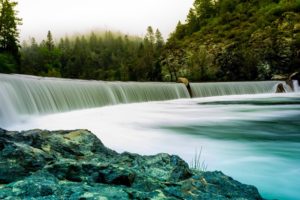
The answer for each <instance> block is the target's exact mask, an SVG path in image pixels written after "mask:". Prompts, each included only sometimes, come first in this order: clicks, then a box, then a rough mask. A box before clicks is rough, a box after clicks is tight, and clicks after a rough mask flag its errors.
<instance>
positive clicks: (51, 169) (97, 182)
mask: <svg viewBox="0 0 300 200" xmlns="http://www.w3.org/2000/svg"><path fill="white" fill-rule="evenodd" d="M24 198H26V199H53V200H55V199H91V200H92V199H117V200H119V199H120V200H121V199H170V200H171V199H261V196H260V195H259V193H258V191H257V189H256V188H255V187H253V186H249V185H244V184H241V183H239V182H237V181H235V180H233V179H232V178H230V177H228V176H226V175H224V174H223V173H222V172H201V171H198V170H191V169H189V167H188V165H187V164H186V162H184V161H183V160H182V159H181V158H179V157H178V156H174V155H168V154H158V155H155V156H140V155H137V154H131V153H122V154H118V153H117V152H115V151H113V150H110V149H108V148H106V147H105V146H104V145H103V144H102V142H101V141H100V140H99V139H98V138H97V137H96V136H95V135H93V134H92V133H91V132H89V131H87V130H74V131H52V132H50V131H44V130H30V131H25V132H8V131H6V130H3V129H0V199H14V200H17V199H24Z"/></svg>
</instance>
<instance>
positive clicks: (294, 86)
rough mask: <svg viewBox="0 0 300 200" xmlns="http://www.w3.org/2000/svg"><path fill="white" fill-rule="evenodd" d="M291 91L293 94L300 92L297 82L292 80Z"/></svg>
mask: <svg viewBox="0 0 300 200" xmlns="http://www.w3.org/2000/svg"><path fill="white" fill-rule="evenodd" d="M293 89H294V91H295V92H300V86H299V82H298V80H293Z"/></svg>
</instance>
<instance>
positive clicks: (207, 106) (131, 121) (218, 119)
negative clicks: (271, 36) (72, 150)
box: [4, 93, 300, 199]
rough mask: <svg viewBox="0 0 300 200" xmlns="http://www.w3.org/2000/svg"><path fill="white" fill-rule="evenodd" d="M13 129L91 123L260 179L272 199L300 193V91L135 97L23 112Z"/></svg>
mask: <svg viewBox="0 0 300 200" xmlns="http://www.w3.org/2000/svg"><path fill="white" fill-rule="evenodd" d="M4 128H6V129H9V130H27V129H32V128H40V129H49V130H57V129H77V128H83V129H89V130H91V131H92V132H93V133H95V134H96V135H97V136H98V137H99V138H100V139H101V140H102V141H103V143H104V144H105V145H106V146H108V147H110V148H112V149H114V150H116V151H118V152H123V151H129V152H135V153H139V154H145V155H149V154H156V153H160V152H167V153H170V154H177V155H179V156H181V157H182V158H183V159H185V160H186V161H187V162H188V163H189V162H191V161H192V160H193V158H195V155H196V154H197V152H199V150H200V149H201V148H202V155H201V161H203V162H204V163H205V164H206V165H207V170H221V171H222V172H224V173H225V174H227V175H229V176H231V177H233V178H234V179H236V180H238V181H241V182H243V183H246V184H252V185H255V186H256V187H257V188H258V190H259V192H260V193H261V194H262V195H263V197H264V198H268V199H274V198H275V199H299V197H300V182H299V178H300V93H287V94H263V95H240V96H222V97H207V98H195V99H179V100H172V101H158V102H149V103H132V104H126V105H115V106H107V107H102V108H93V109H86V110H80V111H73V112H66V113H59V114H50V115H44V116H34V115H30V116H23V118H22V120H21V122H19V123H15V124H10V125H7V126H6V127H4Z"/></svg>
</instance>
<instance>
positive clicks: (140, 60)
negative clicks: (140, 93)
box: [20, 26, 164, 81]
mask: <svg viewBox="0 0 300 200" xmlns="http://www.w3.org/2000/svg"><path fill="white" fill-rule="evenodd" d="M163 46H164V40H163V37H162V35H161V33H160V31H159V30H158V29H157V30H156V31H155V32H154V31H153V28H152V27H151V26H149V27H148V29H147V34H146V36H145V37H144V38H141V37H132V36H128V35H124V34H121V33H113V32H110V31H106V32H100V33H95V32H91V33H90V34H86V35H81V36H74V37H65V38H62V39H60V40H59V42H57V43H55V42H54V40H53V36H52V33H51V32H50V31H49V32H48V34H47V37H46V39H45V40H43V41H42V42H40V43H37V42H36V40H35V39H34V38H32V39H31V41H27V42H24V43H23V45H22V48H21V51H20V53H21V67H20V72H21V73H24V74H33V75H39V76H55V77H65V78H80V79H96V80H121V81H129V80H130V81H160V80H161V66H160V62H159V56H160V52H161V51H162V48H163Z"/></svg>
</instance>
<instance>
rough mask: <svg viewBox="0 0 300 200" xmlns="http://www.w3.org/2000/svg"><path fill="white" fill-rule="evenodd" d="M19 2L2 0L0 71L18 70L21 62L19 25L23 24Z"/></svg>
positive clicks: (0, 7) (0, 0) (0, 8)
mask: <svg viewBox="0 0 300 200" xmlns="http://www.w3.org/2000/svg"><path fill="white" fill-rule="evenodd" d="M16 5H17V2H15V1H11V0H0V57H1V58H0V62H1V64H0V72H5V73H11V72H17V71H18V70H17V68H16V66H17V65H18V64H19V62H20V53H19V40H18V37H19V32H18V29H17V26H18V25H20V24H21V19H20V18H18V17H17V16H16V15H17V12H16V11H15V7H16Z"/></svg>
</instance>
